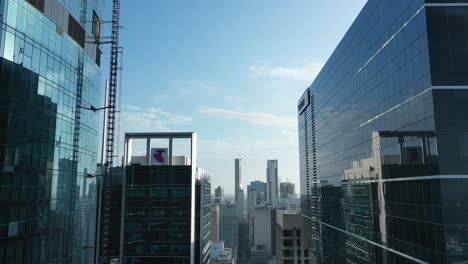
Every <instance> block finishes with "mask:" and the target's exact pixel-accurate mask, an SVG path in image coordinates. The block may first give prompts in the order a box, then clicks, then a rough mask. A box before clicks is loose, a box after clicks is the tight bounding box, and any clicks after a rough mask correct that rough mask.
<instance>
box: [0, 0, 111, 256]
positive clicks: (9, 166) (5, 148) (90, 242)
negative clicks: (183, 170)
mask: <svg viewBox="0 0 468 264" xmlns="http://www.w3.org/2000/svg"><path fill="white" fill-rule="evenodd" d="M102 4H103V0H93V1H91V0H89V1H87V0H70V1H61V0H60V1H59V0H42V1H30V0H28V1H25V0H0V263H92V262H94V260H93V257H94V256H93V250H94V249H93V248H94V236H95V224H96V223H95V218H96V216H95V213H96V184H95V180H94V179H89V178H87V177H86V175H87V174H89V173H90V174H94V173H95V170H96V156H97V148H98V143H97V141H98V128H99V125H98V123H97V122H98V114H96V113H93V112H91V111H87V110H84V109H82V107H89V106H90V105H94V106H98V105H99V103H98V100H99V98H100V81H101V80H100V77H101V70H100V66H99V62H100V51H99V48H98V47H97V46H96V45H94V44H90V43H86V41H85V38H86V36H88V37H92V36H93V33H92V32H93V26H92V24H93V23H91V22H89V21H93V17H94V19H98V17H100V16H101V11H102ZM93 14H94V16H93ZM95 32H97V31H95Z"/></svg>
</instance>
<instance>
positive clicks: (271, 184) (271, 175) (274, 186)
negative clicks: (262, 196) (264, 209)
mask: <svg viewBox="0 0 468 264" xmlns="http://www.w3.org/2000/svg"><path fill="white" fill-rule="evenodd" d="M266 176H267V202H268V203H270V204H271V205H276V204H277V201H278V160H267V169H266Z"/></svg>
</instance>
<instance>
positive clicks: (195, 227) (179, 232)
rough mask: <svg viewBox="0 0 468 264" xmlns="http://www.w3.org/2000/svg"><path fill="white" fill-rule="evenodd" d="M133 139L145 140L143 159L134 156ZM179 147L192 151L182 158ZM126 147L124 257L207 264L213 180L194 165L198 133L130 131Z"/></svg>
mask: <svg viewBox="0 0 468 264" xmlns="http://www.w3.org/2000/svg"><path fill="white" fill-rule="evenodd" d="M187 139H189V143H188V144H187ZM134 140H141V141H146V143H147V144H146V146H147V148H146V151H145V153H146V154H145V156H141V157H143V158H141V157H136V156H132V151H138V150H136V149H133V148H132V146H133V144H132V141H134ZM177 146H184V147H177ZM176 149H188V150H189V152H188V153H186V154H185V155H183V156H182V157H183V158H181V156H175V155H174V150H176ZM125 150H126V153H125V159H124V165H125V167H124V178H123V179H124V181H123V183H122V186H123V191H122V195H123V199H122V201H124V204H123V205H122V214H121V216H120V217H121V221H122V223H123V224H122V225H121V230H120V234H121V236H120V259H122V260H123V262H124V263H134V262H139V263H141V262H143V263H195V264H197V263H200V264H202V263H208V262H209V251H210V246H211V211H210V210H211V208H210V206H211V184H210V178H209V176H208V175H207V174H206V172H204V171H203V170H201V169H200V168H198V167H197V166H196V162H197V160H196V134H195V133H192V132H189V133H177V132H172V133H127V134H125ZM140 151H141V150H140Z"/></svg>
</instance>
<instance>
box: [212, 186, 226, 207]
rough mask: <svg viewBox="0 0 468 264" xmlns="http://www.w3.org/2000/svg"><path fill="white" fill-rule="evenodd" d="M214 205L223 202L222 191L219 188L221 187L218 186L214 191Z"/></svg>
mask: <svg viewBox="0 0 468 264" xmlns="http://www.w3.org/2000/svg"><path fill="white" fill-rule="evenodd" d="M214 202H215V203H218V204H219V203H222V202H224V190H223V188H221V186H218V188H216V189H215V200H214Z"/></svg>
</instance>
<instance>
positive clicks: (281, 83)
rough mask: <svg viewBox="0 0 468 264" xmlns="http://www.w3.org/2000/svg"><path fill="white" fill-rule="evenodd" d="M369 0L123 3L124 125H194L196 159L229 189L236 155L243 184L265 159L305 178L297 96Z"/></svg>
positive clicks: (294, 177) (261, 172)
mask: <svg viewBox="0 0 468 264" xmlns="http://www.w3.org/2000/svg"><path fill="white" fill-rule="evenodd" d="M364 4H365V0H289V1H274V0H248V1H247V0H237V1H228V0H205V1H189V0H170V1H169V0H138V1H122V11H121V15H122V20H121V24H122V25H123V26H124V29H123V30H121V41H120V42H121V45H122V46H123V47H124V49H125V53H124V65H123V67H124V73H123V89H122V111H123V112H122V117H121V122H122V123H121V130H122V132H126V131H133V132H135V131H195V132H197V133H198V141H199V142H198V144H199V148H198V157H199V158H198V164H199V166H201V167H203V168H204V169H205V170H207V171H208V172H209V173H210V174H211V176H212V186H213V188H214V187H216V186H218V185H221V186H222V187H223V188H224V189H225V192H227V193H233V188H234V187H233V186H234V158H237V157H240V158H242V159H243V178H244V179H243V182H244V185H247V183H248V182H250V181H253V180H257V179H258V180H262V181H265V179H266V175H265V168H266V160H267V159H278V160H279V161H278V163H279V176H280V179H281V181H284V180H290V181H292V182H295V183H296V184H298V183H299V161H298V143H297V117H296V103H297V100H298V98H299V97H300V95H301V94H302V93H303V91H304V90H305V88H306V87H308V86H309V85H310V83H311V82H312V81H313V79H314V78H315V76H316V74H317V73H318V72H319V71H320V68H321V67H322V65H323V64H324V63H325V62H326V60H327V58H328V57H329V56H330V54H331V53H332V52H333V50H334V48H335V47H336V45H337V44H338V42H339V41H340V39H341V38H342V37H343V35H344V34H345V32H346V30H347V29H348V28H349V26H350V25H351V23H352V22H353V21H354V19H355V17H356V16H357V14H358V13H359V11H360V10H361V9H362V7H363V6H364ZM105 52H107V50H106V51H105ZM103 74H104V77H103V78H106V77H107V76H106V74H107V70H103ZM298 189H299V188H298V186H297V187H296V190H298Z"/></svg>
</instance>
